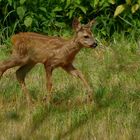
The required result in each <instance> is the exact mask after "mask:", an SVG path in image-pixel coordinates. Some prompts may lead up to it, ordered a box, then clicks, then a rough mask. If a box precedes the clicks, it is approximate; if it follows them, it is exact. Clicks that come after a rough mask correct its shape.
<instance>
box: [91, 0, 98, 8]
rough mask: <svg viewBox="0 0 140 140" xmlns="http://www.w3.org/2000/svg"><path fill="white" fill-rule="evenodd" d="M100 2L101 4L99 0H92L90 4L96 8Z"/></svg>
mask: <svg viewBox="0 0 140 140" xmlns="http://www.w3.org/2000/svg"><path fill="white" fill-rule="evenodd" d="M98 4H99V0H92V1H91V2H90V5H91V7H92V8H95V7H96V6H97V5H98Z"/></svg>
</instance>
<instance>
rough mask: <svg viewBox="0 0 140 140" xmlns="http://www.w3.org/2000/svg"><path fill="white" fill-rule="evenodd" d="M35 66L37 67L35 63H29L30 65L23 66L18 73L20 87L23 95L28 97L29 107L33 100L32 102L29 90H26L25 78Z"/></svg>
mask: <svg viewBox="0 0 140 140" xmlns="http://www.w3.org/2000/svg"><path fill="white" fill-rule="evenodd" d="M34 65H35V64H34V63H28V64H25V65H23V66H21V67H20V68H19V69H18V70H17V71H16V77H17V80H18V82H19V84H20V86H21V88H22V91H23V93H24V94H25V96H26V99H27V103H28V105H30V104H31V102H32V100H31V97H30V94H29V91H28V89H27V88H26V85H25V76H26V75H27V73H28V72H29V71H30V70H31V69H32V68H33V67H34Z"/></svg>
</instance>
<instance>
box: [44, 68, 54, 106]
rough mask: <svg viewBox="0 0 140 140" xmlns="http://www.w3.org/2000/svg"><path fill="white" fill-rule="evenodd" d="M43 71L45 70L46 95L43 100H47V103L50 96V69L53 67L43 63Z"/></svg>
mask: <svg viewBox="0 0 140 140" xmlns="http://www.w3.org/2000/svg"><path fill="white" fill-rule="evenodd" d="M44 67H45V71H46V80H47V91H48V94H47V96H45V97H44V99H43V100H47V103H48V104H49V103H50V101H51V97H52V95H51V94H52V71H53V69H52V68H51V67H48V66H47V65H44Z"/></svg>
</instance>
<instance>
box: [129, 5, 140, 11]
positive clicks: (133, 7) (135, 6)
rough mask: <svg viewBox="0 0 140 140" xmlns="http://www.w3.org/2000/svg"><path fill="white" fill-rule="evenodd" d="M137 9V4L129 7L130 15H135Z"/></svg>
mask: <svg viewBox="0 0 140 140" xmlns="http://www.w3.org/2000/svg"><path fill="white" fill-rule="evenodd" d="M138 9H139V4H134V5H133V6H132V7H131V11H132V13H135V12H136V11H137V10H138Z"/></svg>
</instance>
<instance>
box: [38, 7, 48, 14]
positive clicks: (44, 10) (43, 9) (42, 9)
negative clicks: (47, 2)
mask: <svg viewBox="0 0 140 140" xmlns="http://www.w3.org/2000/svg"><path fill="white" fill-rule="evenodd" d="M39 9H40V10H41V11H43V12H45V13H47V10H46V8H45V7H39Z"/></svg>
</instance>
